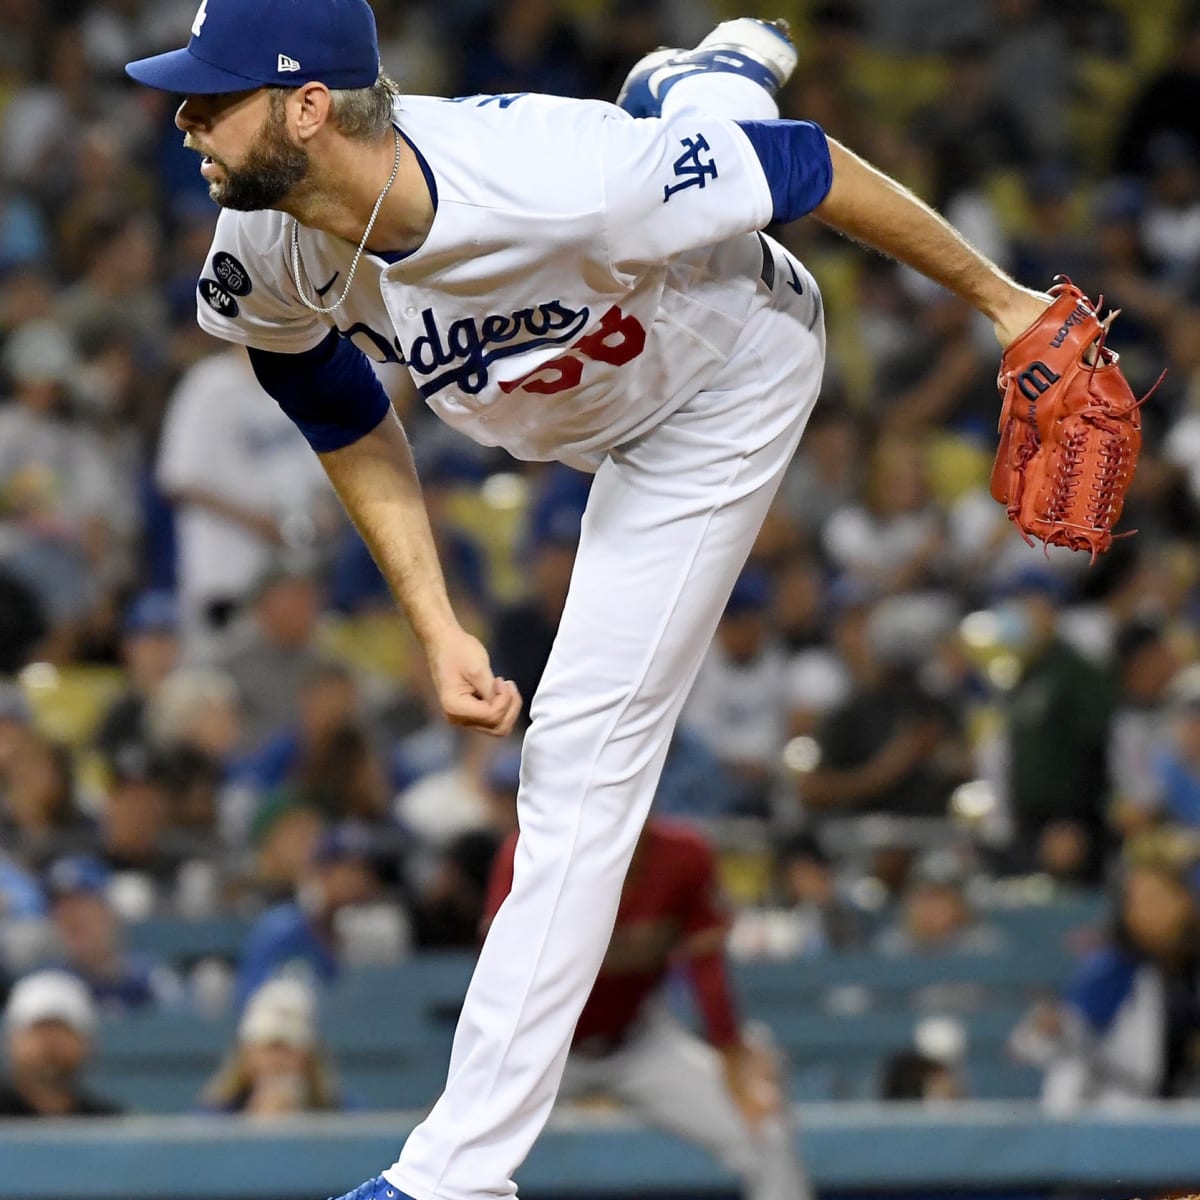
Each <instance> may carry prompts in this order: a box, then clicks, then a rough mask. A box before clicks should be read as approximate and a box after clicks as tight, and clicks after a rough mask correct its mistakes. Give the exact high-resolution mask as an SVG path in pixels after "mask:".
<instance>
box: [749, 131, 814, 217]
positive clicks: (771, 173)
mask: <svg viewBox="0 0 1200 1200" xmlns="http://www.w3.org/2000/svg"><path fill="white" fill-rule="evenodd" d="M737 124H738V127H739V128H740V129H741V131H742V132H743V133H744V134H745V135H746V136H747V137H748V138H749V139H750V144H751V146H753V147H754V152H755V154H757V155H758V160H759V162H761V163H762V168H763V174H764V175H766V177H767V184H768V185H769V186H770V188H771V202H772V204H773V205H774V209H775V211H774V213H773V214H772V215H773V219H774V220H776V221H794V220H796V219H797V218H798V217H802V216H804V215H805V214H806V213H810V212H812V210H813V209H814V208H816V207H817V205H818V204H820V203H821V201H822V200H824V199H825V197H826V196H828V195H829V189H830V187H831V186H832V184H833V163H832V161H831V159H830V157H829V142H828V141H827V140H826V138H825V133H824V130H822V129H821V127H820V126H819V125H814V124H813V123H812V121H738V122H737Z"/></svg>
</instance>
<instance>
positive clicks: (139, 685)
mask: <svg viewBox="0 0 1200 1200" xmlns="http://www.w3.org/2000/svg"><path fill="white" fill-rule="evenodd" d="M121 661H122V665H123V666H124V668H125V671H126V674H127V677H128V680H129V688H128V690H127V691H126V692H125V693H124V694H123V695H122V696H119V697H118V698H117V699H116V700H114V701H113V702H112V704H110V705H109V707H108V710H107V711H106V712H105V714H104V716H103V717H102V718H101V720H100V725H99V728H98V729H97V730H96V737H95V742H96V746H97V748H98V749H99V750H100V752H101V753H102V754H105V755H108V756H112V755H113V754H115V753H116V752H117V750H118V749H119V748H120V747H121V746H123V745H126V744H127V743H130V742H136V743H142V744H144V743H146V742H148V741H149V740H150V734H149V731H148V729H147V728H146V706H147V703H148V701H149V700H150V698H151V697H152V696H154V694H155V693H156V692H157V691H158V689H159V688H160V687H161V685H162V683H163V681H164V680H165V679H166V678H167V677H168V676H169V675H170V674H171V672H172V671H174V670H175V668H176V666H177V665H178V663H179V619H178V612H177V610H176V605H175V597H174V596H172V595H171V594H170V593H169V592H143V593H142V594H141V595H140V596H138V597H137V598H136V599H135V600H134V601H133V603H132V604H130V606H129V608H128V609H127V610H126V613H125V619H124V621H123V622H122V625H121Z"/></svg>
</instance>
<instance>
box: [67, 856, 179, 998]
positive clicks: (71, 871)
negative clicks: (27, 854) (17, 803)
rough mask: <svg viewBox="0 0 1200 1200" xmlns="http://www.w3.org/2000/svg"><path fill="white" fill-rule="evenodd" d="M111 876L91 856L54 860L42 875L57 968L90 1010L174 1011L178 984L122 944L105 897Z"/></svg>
mask: <svg viewBox="0 0 1200 1200" xmlns="http://www.w3.org/2000/svg"><path fill="white" fill-rule="evenodd" d="M111 883H112V877H111V874H110V872H109V871H108V868H107V867H105V865H104V864H103V863H101V862H100V861H98V860H97V859H94V858H87V857H83V856H76V857H73V858H60V859H58V860H56V861H55V862H53V863H51V864H50V867H49V868H48V870H47V871H46V894H47V895H48V896H49V897H50V903H51V913H52V915H53V918H54V928H55V932H56V934H57V937H58V943H59V947H60V949H61V950H62V954H63V962H62V964H61V965H62V966H63V968H64V969H65V970H67V971H70V972H71V974H73V975H75V976H77V977H78V978H79V979H81V980H82V981H83V982H84V983H85V984H86V985H87V987H88V990H89V991H90V992H91V996H92V1001H93V1003H95V1005H96V1007H97V1008H98V1009H99V1010H100V1011H101V1012H102V1013H104V1014H106V1015H109V1016H123V1015H125V1014H127V1013H131V1012H137V1011H139V1010H142V1009H154V1008H178V1007H179V1006H180V1005H182V1003H183V1000H184V993H183V984H182V982H181V981H180V979H179V977H178V976H177V975H176V974H175V973H174V972H173V971H171V970H170V969H169V968H168V967H167V966H165V965H164V964H163V963H161V962H159V961H158V960H156V959H155V958H153V957H151V956H150V955H147V954H141V953H135V952H132V951H130V950H128V949H126V948H125V946H124V944H123V940H124V930H123V929H122V924H121V918H120V916H118V914H117V913H116V911H115V910H114V909H113V907H112V904H111V903H110V902H109V899H108V894H107V893H108V888H109V887H110V885H111Z"/></svg>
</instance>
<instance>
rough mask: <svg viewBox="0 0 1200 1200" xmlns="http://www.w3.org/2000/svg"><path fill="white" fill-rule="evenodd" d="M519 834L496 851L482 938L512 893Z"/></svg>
mask: <svg viewBox="0 0 1200 1200" xmlns="http://www.w3.org/2000/svg"><path fill="white" fill-rule="evenodd" d="M517 836H518V835H517V834H515V833H512V834H509V836H508V837H507V838H506V839H505V841H504V844H503V845H502V846H501V847H500V849H499V850H497V851H496V857H495V858H494V859H492V874H491V877H490V878H489V879H488V890H487V899H486V900H485V901H484V905H483V919H482V920H481V921H480V930H479V932H480V936H483V935H484V934H486V933H487V931H488V927H489V926H490V925H491V923H492V918H493V917H495V915H496V913H497V912H499V911H500V905H502V904H503V903H504V899H505V897H506V896H507V895H508V893H509V892H510V891H512V882H513V862H514V860H515V859H516V856H517Z"/></svg>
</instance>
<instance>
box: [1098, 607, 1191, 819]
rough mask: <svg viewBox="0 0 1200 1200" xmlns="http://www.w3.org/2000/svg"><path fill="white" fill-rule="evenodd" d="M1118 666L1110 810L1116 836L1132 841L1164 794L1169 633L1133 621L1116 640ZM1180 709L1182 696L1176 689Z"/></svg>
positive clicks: (1175, 657)
mask: <svg viewBox="0 0 1200 1200" xmlns="http://www.w3.org/2000/svg"><path fill="white" fill-rule="evenodd" d="M1116 661H1117V671H1118V679H1119V683H1120V701H1119V704H1118V707H1117V710H1116V712H1115V713H1114V714H1113V723H1112V753H1111V755H1110V758H1109V766H1110V769H1111V771H1112V792H1113V800H1112V810H1111V813H1110V819H1111V821H1112V823H1113V825H1114V827H1115V828H1116V830H1117V832H1118V833H1119V834H1121V835H1122V836H1129V835H1130V834H1132V833H1136V832H1138V831H1140V830H1141V829H1143V828H1144V827H1145V826H1146V825H1147V824H1148V823H1150V822H1152V821H1153V820H1154V819H1155V817H1156V815H1157V812H1158V809H1159V806H1160V803H1161V799H1162V789H1161V784H1160V780H1159V773H1158V772H1159V768H1160V766H1161V748H1162V745H1163V743H1164V742H1165V741H1166V738H1167V733H1168V729H1169V727H1170V711H1169V700H1170V699H1171V697H1172V688H1171V684H1172V680H1173V679H1174V678H1175V676H1176V675H1177V673H1178V671H1179V654H1178V652H1177V650H1176V649H1175V647H1174V646H1173V645H1172V642H1171V638H1170V636H1169V634H1168V632H1167V630H1166V629H1165V628H1164V627H1163V626H1162V625H1160V624H1158V623H1156V622H1152V621H1133V622H1131V623H1130V624H1128V625H1126V626H1125V627H1124V628H1123V629H1122V630H1121V631H1120V633H1119V634H1118V635H1117V644H1116ZM1174 700H1175V704H1176V706H1177V707H1178V706H1179V705H1180V701H1181V700H1182V696H1181V695H1180V693H1179V688H1178V687H1176V688H1175V689H1174Z"/></svg>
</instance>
